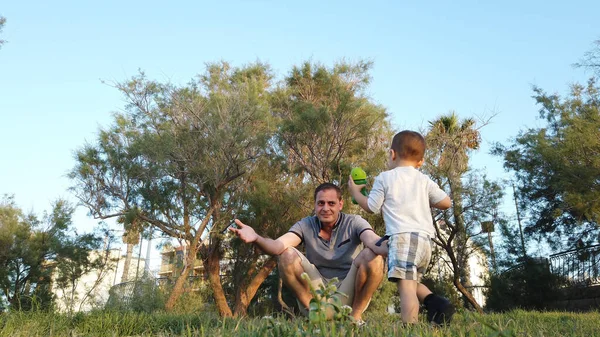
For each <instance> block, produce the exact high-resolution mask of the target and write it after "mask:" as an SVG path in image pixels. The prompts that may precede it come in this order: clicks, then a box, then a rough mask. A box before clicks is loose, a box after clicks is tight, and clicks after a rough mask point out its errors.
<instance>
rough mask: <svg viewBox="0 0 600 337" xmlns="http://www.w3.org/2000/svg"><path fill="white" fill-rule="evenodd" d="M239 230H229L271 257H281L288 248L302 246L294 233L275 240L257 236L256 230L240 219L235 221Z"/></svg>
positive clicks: (231, 228)
mask: <svg viewBox="0 0 600 337" xmlns="http://www.w3.org/2000/svg"><path fill="white" fill-rule="evenodd" d="M235 224H236V225H237V226H238V228H233V227H229V230H230V231H232V232H233V233H235V235H237V236H238V237H239V238H240V240H242V241H244V242H245V243H254V244H255V245H257V246H258V248H260V250H262V251H263V252H265V253H266V254H269V255H280V254H281V253H283V251H285V250H286V249H287V248H288V247H296V246H297V245H299V244H300V242H301V240H300V238H299V237H298V236H297V235H296V234H294V233H285V234H283V235H282V236H280V237H279V238H277V239H275V240H273V239H269V238H265V237H263V236H260V235H258V234H256V232H255V231H254V229H253V228H252V227H250V226H248V225H245V224H244V223H243V222H241V221H240V220H239V219H235Z"/></svg>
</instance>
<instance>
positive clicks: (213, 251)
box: [207, 238, 233, 317]
mask: <svg viewBox="0 0 600 337" xmlns="http://www.w3.org/2000/svg"><path fill="white" fill-rule="evenodd" d="M220 243H221V241H220V240H218V239H217V238H211V243H210V247H209V253H208V258H207V270H208V282H209V284H210V287H211V288H212V290H213V297H214V299H215V304H216V305H217V310H219V314H220V315H221V317H232V316H233V313H232V312H231V309H230V308H229V305H228V304H227V299H226V298H225V292H224V291H223V285H222V284H221V265H220V264H219V262H220V261H221V254H220V253H219V245H220Z"/></svg>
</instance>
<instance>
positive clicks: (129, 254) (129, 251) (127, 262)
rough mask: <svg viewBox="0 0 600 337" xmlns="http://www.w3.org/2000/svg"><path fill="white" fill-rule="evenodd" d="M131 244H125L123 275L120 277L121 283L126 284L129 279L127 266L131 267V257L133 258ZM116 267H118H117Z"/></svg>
mask: <svg viewBox="0 0 600 337" xmlns="http://www.w3.org/2000/svg"><path fill="white" fill-rule="evenodd" d="M133 246H134V245H133V244H131V243H128V244H127V254H126V255H125V262H123V274H122V275H121V283H123V282H127V280H128V279H129V265H131V257H132V256H133ZM117 267H118V266H117Z"/></svg>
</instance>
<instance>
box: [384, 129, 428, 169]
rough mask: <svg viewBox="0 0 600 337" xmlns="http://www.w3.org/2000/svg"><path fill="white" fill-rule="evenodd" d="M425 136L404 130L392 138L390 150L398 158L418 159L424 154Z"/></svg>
mask: <svg viewBox="0 0 600 337" xmlns="http://www.w3.org/2000/svg"><path fill="white" fill-rule="evenodd" d="M425 147H426V145H425V138H424V137H423V136H422V135H421V134H420V133H418V132H415V131H410V130H404V131H400V132H398V133H397V134H396V135H395V136H394V139H392V147H391V148H392V150H394V152H396V155H397V156H398V157H399V158H400V159H404V160H412V161H416V162H418V161H420V160H421V159H423V156H424V155H425Z"/></svg>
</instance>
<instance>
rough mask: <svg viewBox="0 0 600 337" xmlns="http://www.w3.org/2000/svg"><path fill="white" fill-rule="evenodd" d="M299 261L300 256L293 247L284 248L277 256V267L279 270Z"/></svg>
mask: <svg viewBox="0 0 600 337" xmlns="http://www.w3.org/2000/svg"><path fill="white" fill-rule="evenodd" d="M298 263H300V256H298V253H296V250H295V249H293V248H286V250H284V251H283V253H281V254H280V255H279V257H278V258H277V267H278V268H279V270H285V269H287V268H290V267H292V266H294V265H296V264H298Z"/></svg>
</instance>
